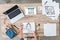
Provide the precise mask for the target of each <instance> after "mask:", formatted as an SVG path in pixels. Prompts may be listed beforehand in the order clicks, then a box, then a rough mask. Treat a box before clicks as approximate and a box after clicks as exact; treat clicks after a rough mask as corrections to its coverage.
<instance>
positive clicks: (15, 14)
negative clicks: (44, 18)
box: [4, 5, 24, 23]
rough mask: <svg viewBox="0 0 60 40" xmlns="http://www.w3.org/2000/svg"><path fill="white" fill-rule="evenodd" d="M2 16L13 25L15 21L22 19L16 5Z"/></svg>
mask: <svg viewBox="0 0 60 40" xmlns="http://www.w3.org/2000/svg"><path fill="white" fill-rule="evenodd" d="M4 14H5V15H7V16H8V18H9V19H10V22H11V23H15V22H16V21H18V20H19V19H21V18H23V17H24V14H23V12H22V11H21V10H20V9H19V7H18V6H17V5H15V6H13V7H12V8H10V9H9V10H7V11H6V12H4Z"/></svg>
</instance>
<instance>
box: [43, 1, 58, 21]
mask: <svg viewBox="0 0 60 40" xmlns="http://www.w3.org/2000/svg"><path fill="white" fill-rule="evenodd" d="M46 6H48V7H51V8H52V7H53V10H54V13H55V14H54V15H52V13H51V15H48V14H47V12H48V11H50V9H51V8H50V9H49V10H48V11H46ZM42 7H43V8H42V14H43V15H46V16H47V17H49V18H51V19H53V20H55V19H57V18H58V16H59V3H56V2H49V3H47V4H45V5H43V6H42ZM47 9H48V8H47ZM51 10H52V9H51ZM51 12H52V11H51ZM48 13H49V12H48Z"/></svg>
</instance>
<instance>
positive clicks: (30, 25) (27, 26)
mask: <svg viewBox="0 0 60 40" xmlns="http://www.w3.org/2000/svg"><path fill="white" fill-rule="evenodd" d="M34 31H35V23H34V22H25V23H23V33H33V32H34Z"/></svg>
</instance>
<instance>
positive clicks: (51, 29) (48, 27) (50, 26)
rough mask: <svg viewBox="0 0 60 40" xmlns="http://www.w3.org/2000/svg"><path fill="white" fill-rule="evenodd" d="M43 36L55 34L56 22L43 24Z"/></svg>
mask: <svg viewBox="0 0 60 40" xmlns="http://www.w3.org/2000/svg"><path fill="white" fill-rule="evenodd" d="M44 36H56V24H55V23H47V24H44Z"/></svg>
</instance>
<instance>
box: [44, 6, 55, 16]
mask: <svg viewBox="0 0 60 40" xmlns="http://www.w3.org/2000/svg"><path fill="white" fill-rule="evenodd" d="M45 11H46V13H47V15H55V10H54V7H53V6H45Z"/></svg>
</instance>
